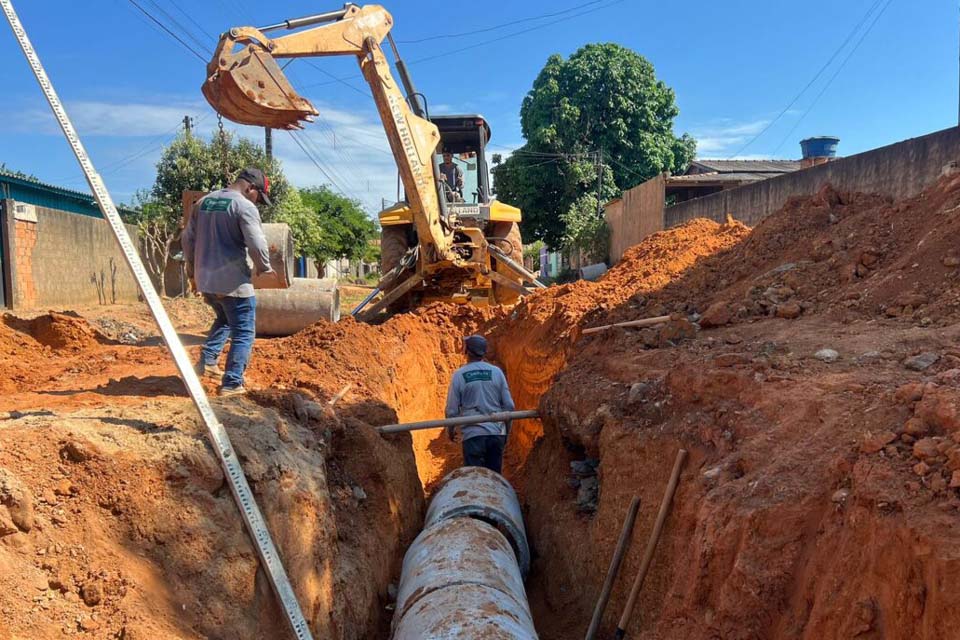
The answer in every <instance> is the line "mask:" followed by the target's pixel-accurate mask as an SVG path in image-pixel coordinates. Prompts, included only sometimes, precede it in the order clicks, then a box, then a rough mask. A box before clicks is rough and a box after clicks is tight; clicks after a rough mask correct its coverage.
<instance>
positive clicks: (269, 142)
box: [263, 127, 273, 160]
mask: <svg viewBox="0 0 960 640" xmlns="http://www.w3.org/2000/svg"><path fill="white" fill-rule="evenodd" d="M263 148H264V149H265V150H266V152H267V160H273V129H271V128H270V127H264V128H263Z"/></svg>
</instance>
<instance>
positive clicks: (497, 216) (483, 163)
mask: <svg viewBox="0 0 960 640" xmlns="http://www.w3.org/2000/svg"><path fill="white" fill-rule="evenodd" d="M430 121H431V122H432V123H433V124H435V125H437V129H439V130H440V153H439V154H438V161H439V164H440V173H441V175H443V176H445V178H446V180H445V186H444V192H445V193H446V195H447V209H448V210H449V211H450V213H452V214H454V215H456V216H457V217H458V218H461V219H463V218H476V219H477V220H478V221H509V222H517V221H519V220H520V210H519V209H517V208H516V207H511V206H509V205H505V204H502V203H500V202H497V201H496V200H494V198H493V197H492V196H491V193H490V191H491V189H490V172H489V171H488V169H487V156H486V146H487V143H488V142H489V141H490V125H489V124H488V123H487V121H486V119H485V118H484V117H483V116H481V115H477V114H468V115H453V116H451V115H442V116H431V117H430ZM446 160H450V163H447V162H446ZM451 165H454V166H455V167H456V169H454V168H453V167H452V166H451ZM458 178H459V180H458Z"/></svg>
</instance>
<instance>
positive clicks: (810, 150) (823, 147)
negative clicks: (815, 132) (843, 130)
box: [800, 136, 840, 158]
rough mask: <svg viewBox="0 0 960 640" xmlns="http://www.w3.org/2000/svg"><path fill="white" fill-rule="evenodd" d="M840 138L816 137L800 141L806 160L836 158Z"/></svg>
mask: <svg viewBox="0 0 960 640" xmlns="http://www.w3.org/2000/svg"><path fill="white" fill-rule="evenodd" d="M838 144H840V138H837V137H835V136H814V137H813V138H807V139H806V140H801V141H800V150H801V151H802V152H803V157H804V158H834V157H836V155H837V145H838Z"/></svg>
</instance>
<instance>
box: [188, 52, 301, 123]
mask: <svg viewBox="0 0 960 640" xmlns="http://www.w3.org/2000/svg"><path fill="white" fill-rule="evenodd" d="M236 44H237V43H236V41H235V40H233V39H232V38H231V37H230V35H229V34H224V35H223V36H222V37H221V38H220V44H219V45H218V47H217V51H216V53H215V54H214V58H213V60H211V61H210V63H209V64H208V65H207V80H206V82H204V83H203V87H202V90H203V95H204V97H206V99H207V102H209V103H210V106H212V107H213V108H214V109H216V111H217V112H218V113H220V114H221V115H222V116H223V117H225V118H227V119H229V120H232V121H234V122H237V123H239V124H250V125H256V126H260V127H270V128H271V129H302V128H303V127H302V125H301V124H300V122H301V121H307V122H310V121H312V120H313V116H316V115H318V114H319V112H318V111H317V110H316V109H315V108H314V106H313V105H312V104H310V101H309V100H307V99H305V98H303V97H301V96H300V95H298V94H297V92H296V91H294V90H293V87H292V86H290V82H289V81H288V80H287V78H286V76H285V75H284V73H283V70H281V69H280V66H279V65H278V64H277V61H276V60H274V59H273V56H271V55H270V53H269V52H268V51H267V50H266V49H264V48H263V47H262V46H261V45H259V44H256V43H251V44H248V45H246V46H244V47H243V48H241V49H240V50H239V51H237V52H236V53H234V52H233V49H234V48H235V45H236Z"/></svg>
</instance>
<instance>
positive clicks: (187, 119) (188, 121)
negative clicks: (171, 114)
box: [183, 116, 193, 138]
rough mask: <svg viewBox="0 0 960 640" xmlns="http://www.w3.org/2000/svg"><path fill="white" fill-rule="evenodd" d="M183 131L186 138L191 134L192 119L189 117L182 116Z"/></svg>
mask: <svg viewBox="0 0 960 640" xmlns="http://www.w3.org/2000/svg"><path fill="white" fill-rule="evenodd" d="M183 130H184V131H185V132H186V134H187V137H188V138H189V137H190V134H192V133H193V118H191V117H190V116H183Z"/></svg>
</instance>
